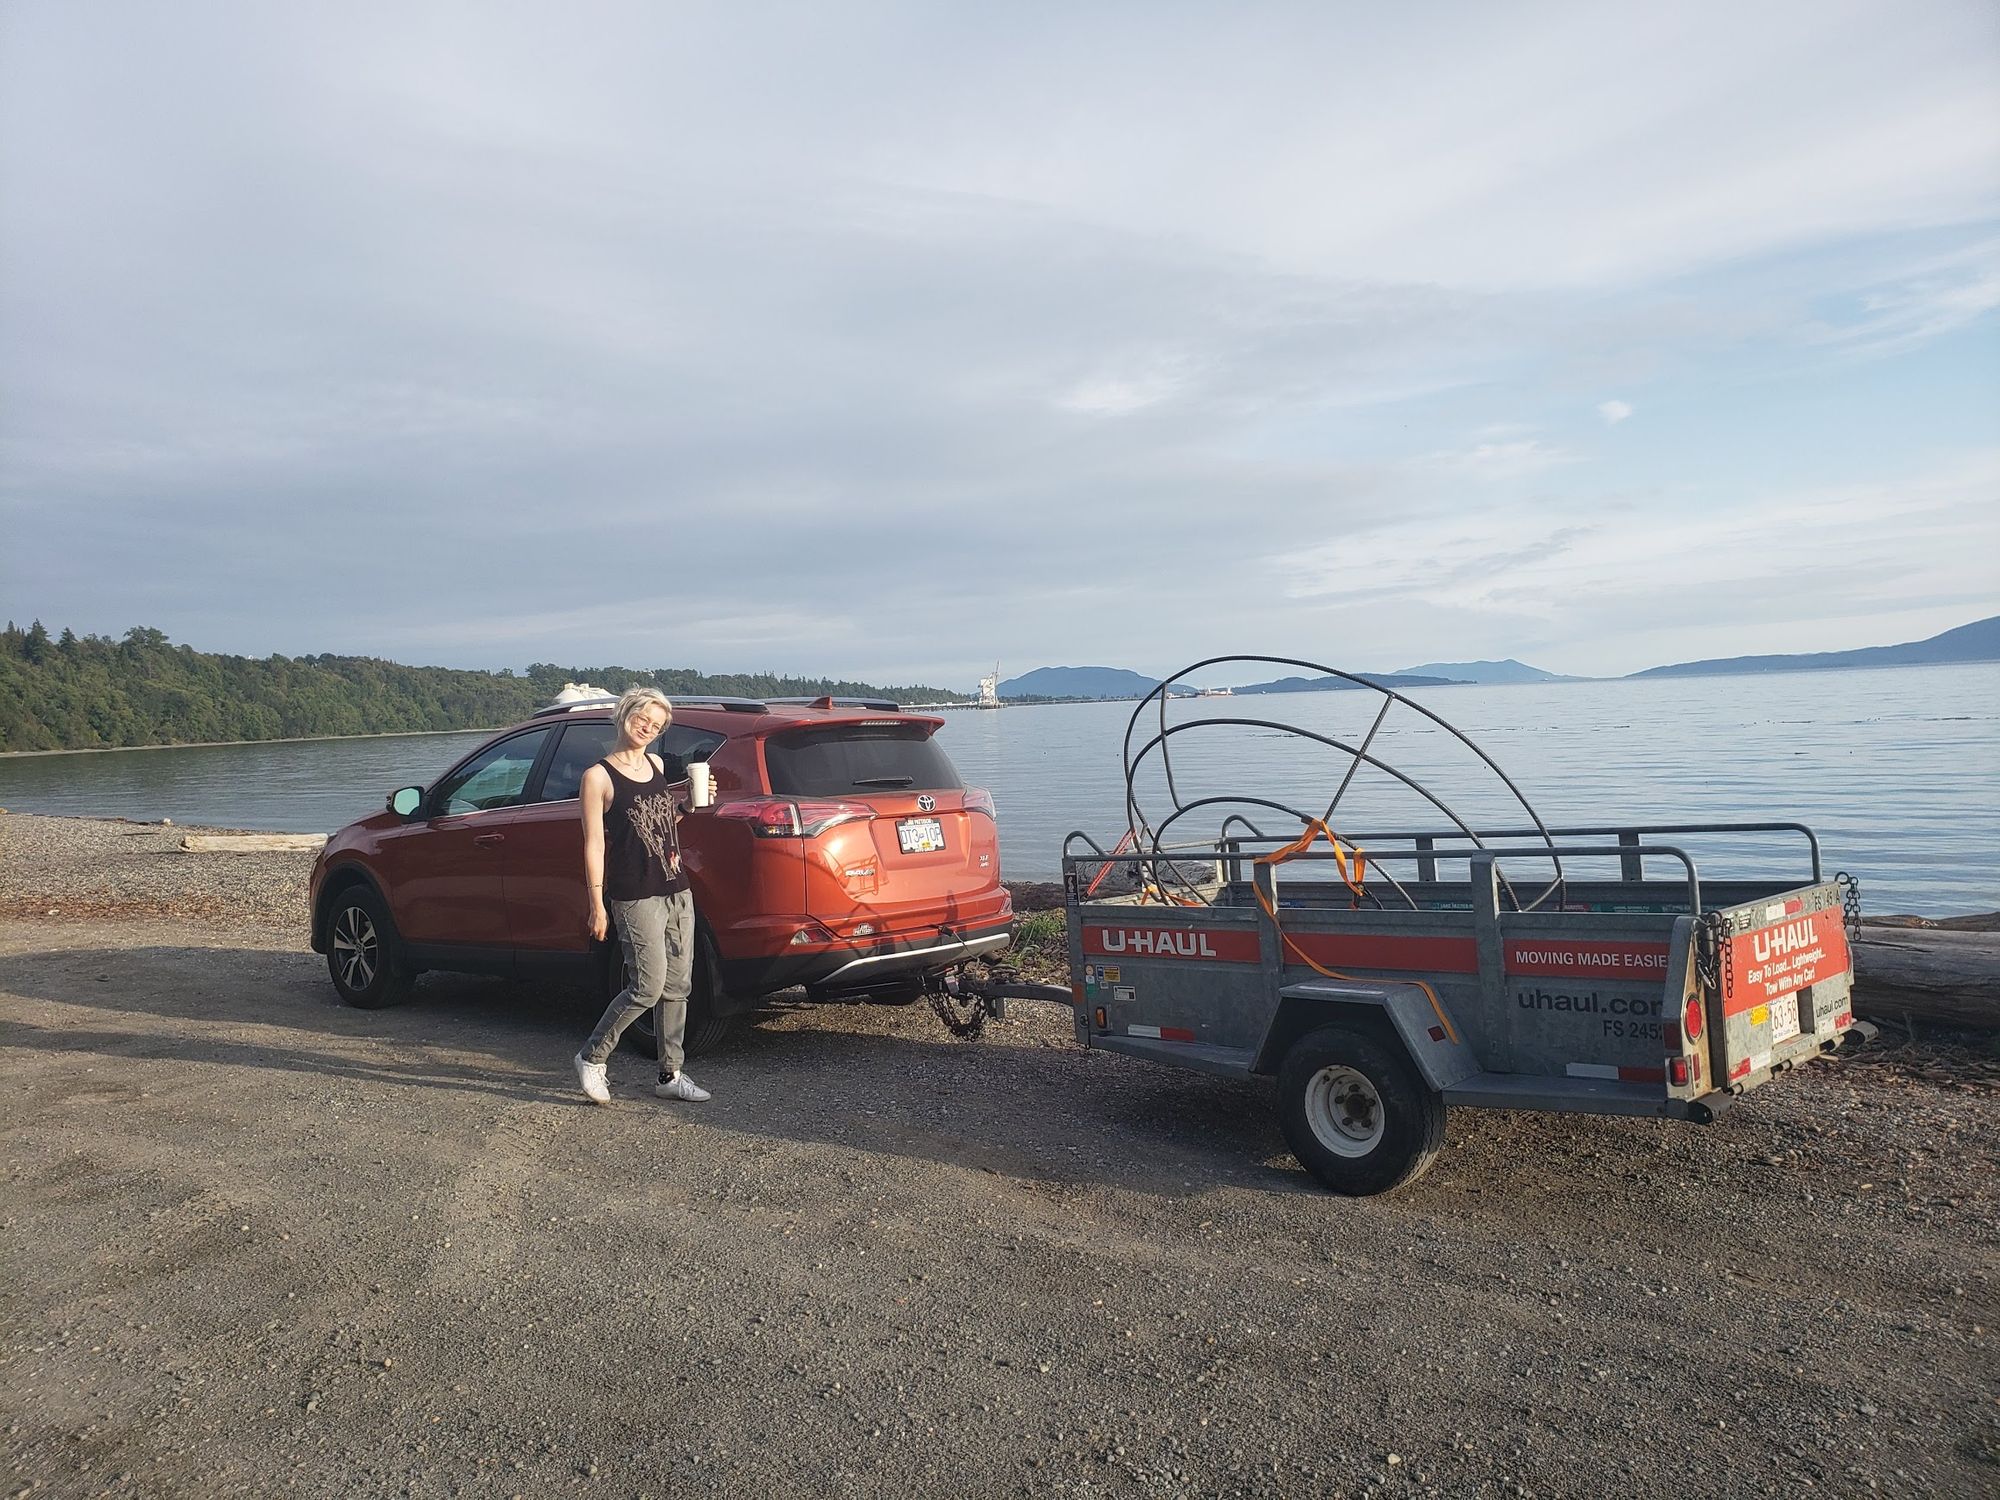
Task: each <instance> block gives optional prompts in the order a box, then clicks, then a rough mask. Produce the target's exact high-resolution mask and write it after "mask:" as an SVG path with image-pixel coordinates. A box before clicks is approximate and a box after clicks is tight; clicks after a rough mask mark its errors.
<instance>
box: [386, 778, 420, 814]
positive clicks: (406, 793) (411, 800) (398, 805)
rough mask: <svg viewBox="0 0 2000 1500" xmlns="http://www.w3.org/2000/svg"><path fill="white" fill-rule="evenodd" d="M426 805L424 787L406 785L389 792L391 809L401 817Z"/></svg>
mask: <svg viewBox="0 0 2000 1500" xmlns="http://www.w3.org/2000/svg"><path fill="white" fill-rule="evenodd" d="M423 805H424V789H423V788H422V787H420V786H406V787H403V788H402V789H401V790H399V791H394V792H391V793H389V811H390V812H392V813H394V814H395V815H396V816H397V817H399V818H407V817H409V816H411V815H412V814H413V813H415V812H416V810H417V809H418V808H420V807H422V806H423Z"/></svg>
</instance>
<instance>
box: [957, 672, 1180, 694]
mask: <svg viewBox="0 0 2000 1500" xmlns="http://www.w3.org/2000/svg"><path fill="white" fill-rule="evenodd" d="M1159 685H1160V679H1159V678H1157V677H1147V676H1145V675H1144V674H1142V673H1139V672H1128V671H1126V670H1125V669H1124V668H1123V667H1037V668H1035V670H1034V671H1032V672H1023V673H1022V674H1021V675H1020V676H1019V677H1009V678H1008V679H1007V680H1006V681H1005V682H1003V683H1001V684H1000V686H999V688H998V689H997V691H998V692H999V694H1000V696H1001V697H1002V698H1143V697H1145V696H1146V694H1148V693H1150V692H1152V690H1153V689H1154V688H1156V687H1158V686H1159Z"/></svg>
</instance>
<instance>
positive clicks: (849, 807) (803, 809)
mask: <svg viewBox="0 0 2000 1500" xmlns="http://www.w3.org/2000/svg"><path fill="white" fill-rule="evenodd" d="M715 815H716V816H717V817H718V818H733V819H735V820H736V821H738V822H742V823H748V824H749V825H750V832H751V833H753V834H755V835H756V836H757V837H758V838H760V839H797V838H807V839H809V838H813V837H815V836H816V835H818V834H822V833H825V832H826V831H827V829H829V828H832V827H834V826H835V825H836V824H840V823H851V822H853V821H855V820H856V819H859V818H872V817H874V816H875V812H874V809H872V808H868V807H863V806H861V805H860V804H859V803H855V802H791V801H787V800H785V799H783V798H778V797H748V798H745V799H743V800H741V801H737V802H722V803H718V804H717V805H716V809H715Z"/></svg>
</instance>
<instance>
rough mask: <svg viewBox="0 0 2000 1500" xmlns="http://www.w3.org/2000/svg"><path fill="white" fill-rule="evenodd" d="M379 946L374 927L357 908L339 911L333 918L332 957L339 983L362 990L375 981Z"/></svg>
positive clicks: (347, 907) (380, 945) (379, 953)
mask: <svg viewBox="0 0 2000 1500" xmlns="http://www.w3.org/2000/svg"><path fill="white" fill-rule="evenodd" d="M381 952H382V944H381V940H380V939H379V938H377V937H376V935H375V924H374V923H373V922H371V921H369V920H368V913H367V912H365V911H363V910H362V909H361V908H360V907H358V906H345V907H342V908H341V911H340V915H339V916H337V917H335V918H334V919H333V957H334V962H335V963H337V964H339V965H340V982H341V983H342V984H344V985H346V986H347V987H348V988H349V989H350V990H365V989H367V988H368V986H369V985H371V984H373V983H374V982H375V966H376V965H377V964H378V963H379V962H380V961H381Z"/></svg>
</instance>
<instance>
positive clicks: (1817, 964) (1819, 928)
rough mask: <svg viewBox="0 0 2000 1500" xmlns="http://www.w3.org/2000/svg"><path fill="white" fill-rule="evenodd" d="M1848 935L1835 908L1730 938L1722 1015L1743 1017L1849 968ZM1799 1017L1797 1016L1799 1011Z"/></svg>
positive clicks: (1806, 913)
mask: <svg viewBox="0 0 2000 1500" xmlns="http://www.w3.org/2000/svg"><path fill="white" fill-rule="evenodd" d="M1848 965H1849V959H1848V956H1847V932H1846V930H1845V929H1844V928H1843V927H1842V926H1841V914H1840V912H1839V911H1838V910H1837V909H1833V908H1829V909H1828V910H1825V911H1814V912H1804V913H1801V914H1800V915H1798V916H1795V917H1790V918H1788V919H1786V920H1785V921H1783V922H1780V923H1778V924H1777V925H1776V926H1773V927H1759V928H1757V929H1756V930H1755V931H1753V932H1739V933H1737V934H1736V935H1735V936H1734V937H1732V938H1731V939H1730V940H1729V963H1728V966H1727V968H1726V969H1725V971H1724V974H1725V979H1724V994H1723V1005H1722V1008H1723V1011H1724V1012H1725V1013H1726V1014H1728V1015H1732V1016H1734V1015H1740V1014H1741V1013H1742V1012H1744V1011H1746V1010H1751V1009H1754V1008H1755V1007H1757V1006H1760V1005H1768V1004H1770V1003H1771V1002H1772V1001H1773V1000H1776V999H1778V998H1780V997H1781V996H1784V995H1789V994H1791V993H1792V992H1793V991H1795V990H1802V989H1804V988H1805V987H1806V986H1807V985H1809V984H1817V983H1819V982H1820V981H1821V980H1822V979H1831V978H1833V977H1834V976H1835V975H1838V974H1845V973H1846V972H1847V970H1848ZM1795 1014H1796V1012H1795Z"/></svg>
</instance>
